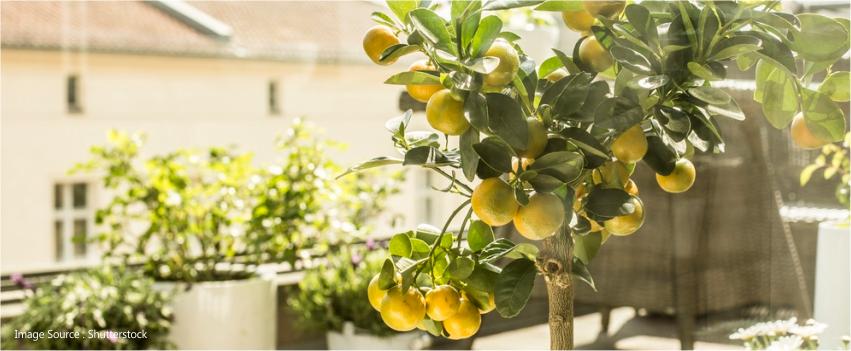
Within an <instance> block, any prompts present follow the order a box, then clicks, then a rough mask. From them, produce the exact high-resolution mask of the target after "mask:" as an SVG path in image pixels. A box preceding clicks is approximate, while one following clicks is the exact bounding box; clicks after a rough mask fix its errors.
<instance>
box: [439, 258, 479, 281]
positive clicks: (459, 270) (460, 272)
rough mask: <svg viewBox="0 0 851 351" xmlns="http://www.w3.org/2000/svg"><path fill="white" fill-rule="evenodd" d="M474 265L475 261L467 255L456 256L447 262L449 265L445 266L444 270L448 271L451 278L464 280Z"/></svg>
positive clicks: (471, 272) (471, 271)
mask: <svg viewBox="0 0 851 351" xmlns="http://www.w3.org/2000/svg"><path fill="white" fill-rule="evenodd" d="M475 267H476V263H475V262H473V260H472V259H470V258H469V257H467V256H458V257H456V258H455V259H454V260H452V262H450V263H449V267H447V268H446V272H447V273H449V276H451V277H452V278H455V279H458V280H464V279H467V277H469V276H470V274H473V269H474V268H475Z"/></svg>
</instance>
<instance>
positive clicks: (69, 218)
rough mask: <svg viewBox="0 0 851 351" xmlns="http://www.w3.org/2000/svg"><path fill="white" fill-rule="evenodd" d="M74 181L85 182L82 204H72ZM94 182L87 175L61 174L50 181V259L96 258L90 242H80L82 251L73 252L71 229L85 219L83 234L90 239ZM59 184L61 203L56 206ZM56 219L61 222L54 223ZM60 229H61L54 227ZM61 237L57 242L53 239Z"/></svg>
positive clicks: (62, 260) (93, 212) (93, 211)
mask: <svg viewBox="0 0 851 351" xmlns="http://www.w3.org/2000/svg"><path fill="white" fill-rule="evenodd" d="M77 184H85V186H86V190H85V193H84V194H85V206H83V207H75V206H74V187H75V185H77ZM96 184H97V183H96V182H95V181H93V180H92V179H90V178H76V177H72V178H61V179H56V180H54V181H53V183H52V189H53V191H51V203H50V208H51V209H52V211H53V216H52V218H51V225H50V227H51V235H50V238H51V242H52V243H53V250H52V252H53V259H54V262H56V263H69V262H72V263H73V262H91V261H94V260H95V259H96V258H97V254H96V252H95V251H96V250H95V248H94V246H93V245H90V244H89V243H84V244H83V245H84V248H83V254H81V255H80V254H77V253H76V251H77V250H78V247H79V246H78V245H77V244H76V243H75V242H74V235H75V233H74V231H75V229H76V223H77V222H78V221H80V220H82V221H85V227H86V233H85V234H86V238H87V239H90V238H91V237H92V234H93V233H94V231H95V212H96V211H97V210H96V208H95V204H96V203H97V202H96V199H97V193H98V191H97V187H96V186H95V185H96ZM57 186H58V187H60V193H61V196H60V198H61V205H62V206H61V207H56V196H55V194H56V190H55V189H56V187H57ZM58 223H61V224H60V225H58V226H57V224H58ZM57 229H61V233H57V232H56V230H57ZM60 237H61V243H60V242H58V241H57V239H59V238H60Z"/></svg>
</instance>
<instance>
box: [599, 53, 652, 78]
mask: <svg viewBox="0 0 851 351" xmlns="http://www.w3.org/2000/svg"><path fill="white" fill-rule="evenodd" d="M610 52H611V54H612V57H613V58H614V59H615V61H618V63H620V64H621V65H623V66H624V67H626V68H627V69H629V70H630V71H633V72H635V73H638V74H644V75H655V74H656V72H654V70H653V66H652V65H651V64H650V60H648V59H647V58H646V57H644V55H642V54H640V53H639V52H638V51H635V50H630V49H627V48H625V47H623V46H613V47H612V48H611V49H610Z"/></svg>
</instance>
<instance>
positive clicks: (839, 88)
mask: <svg viewBox="0 0 851 351" xmlns="http://www.w3.org/2000/svg"><path fill="white" fill-rule="evenodd" d="M849 85H851V82H849V72H848V71H841V72H833V73H831V74H830V75H829V76H827V78H825V79H824V81H823V82H822V83H821V86H819V89H818V91H819V93H822V94H824V95H827V96H829V97H830V99H831V100H833V101H836V102H848V101H849V100H851V92H849V88H848V87H849Z"/></svg>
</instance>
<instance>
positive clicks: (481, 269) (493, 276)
mask: <svg viewBox="0 0 851 351" xmlns="http://www.w3.org/2000/svg"><path fill="white" fill-rule="evenodd" d="M500 271H501V270H500V269H499V267H497V266H494V265H492V264H490V263H484V264H478V265H476V268H475V269H473V274H470V276H469V277H467V281H466V283H467V286H468V287H470V288H472V289H475V290H480V291H494V282H496V280H497V277H498V276H499V273H500Z"/></svg>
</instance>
